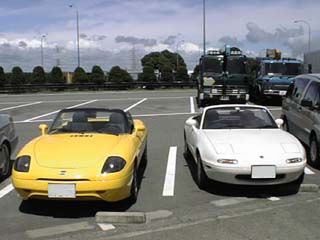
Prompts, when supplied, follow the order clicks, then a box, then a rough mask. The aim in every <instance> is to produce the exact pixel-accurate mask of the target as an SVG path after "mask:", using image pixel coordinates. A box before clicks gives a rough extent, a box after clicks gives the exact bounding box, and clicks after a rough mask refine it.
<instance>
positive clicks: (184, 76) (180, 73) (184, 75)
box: [176, 66, 189, 82]
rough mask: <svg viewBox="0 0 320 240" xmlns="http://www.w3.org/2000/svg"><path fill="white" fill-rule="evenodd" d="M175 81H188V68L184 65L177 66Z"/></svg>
mask: <svg viewBox="0 0 320 240" xmlns="http://www.w3.org/2000/svg"><path fill="white" fill-rule="evenodd" d="M176 81H180V82H188V81H189V75H188V70H187V68H186V67H185V66H179V67H178V69H177V72H176Z"/></svg>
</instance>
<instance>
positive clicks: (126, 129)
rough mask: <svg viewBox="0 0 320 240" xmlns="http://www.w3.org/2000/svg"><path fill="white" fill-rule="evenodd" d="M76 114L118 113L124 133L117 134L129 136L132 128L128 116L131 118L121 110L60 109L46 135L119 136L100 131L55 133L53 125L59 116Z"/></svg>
mask: <svg viewBox="0 0 320 240" xmlns="http://www.w3.org/2000/svg"><path fill="white" fill-rule="evenodd" d="M76 112H106V113H110V115H111V114H112V113H119V114H121V115H122V118H123V119H124V131H123V132H121V133H119V134H130V133H131V130H132V127H130V125H131V124H130V122H129V119H128V116H131V115H130V114H129V113H128V112H124V111H123V110H121V109H106V108H73V109H62V110H60V111H59V112H58V113H57V114H56V116H55V118H54V120H53V121H52V123H51V124H50V126H49V128H48V131H47V134H48V135H54V134H87V133H90V134H91V133H93V134H111V135H119V134H115V133H112V132H100V131H57V130H58V129H57V128H53V127H54V126H55V124H56V123H57V122H58V121H59V120H60V119H61V118H60V117H61V115H62V114H65V113H76Z"/></svg>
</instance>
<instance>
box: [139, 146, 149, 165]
mask: <svg viewBox="0 0 320 240" xmlns="http://www.w3.org/2000/svg"><path fill="white" fill-rule="evenodd" d="M147 146H148V145H147V143H146V146H145V148H144V151H143V154H142V157H141V166H142V167H146V166H147V163H148V148H147Z"/></svg>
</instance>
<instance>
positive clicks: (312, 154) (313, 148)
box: [309, 135, 320, 167]
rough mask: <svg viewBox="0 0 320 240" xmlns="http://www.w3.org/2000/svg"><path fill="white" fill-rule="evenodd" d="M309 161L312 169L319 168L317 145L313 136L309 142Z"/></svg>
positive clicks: (319, 157)
mask: <svg viewBox="0 0 320 240" xmlns="http://www.w3.org/2000/svg"><path fill="white" fill-rule="evenodd" d="M309 159H310V161H311V164H312V165H313V166H314V167H319V165H320V153H319V143H318V141H317V137H316V136H315V135H313V136H312V137H311V140H310V147H309Z"/></svg>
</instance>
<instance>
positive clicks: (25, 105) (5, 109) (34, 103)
mask: <svg viewBox="0 0 320 240" xmlns="http://www.w3.org/2000/svg"><path fill="white" fill-rule="evenodd" d="M40 103H42V102H32V103H27V104H22V105H18V106H13V107H7V108H2V109H0V112H1V111H7V110H11V109H15V108H22V107H28V106H32V105H36V104H40Z"/></svg>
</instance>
